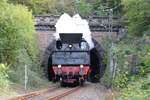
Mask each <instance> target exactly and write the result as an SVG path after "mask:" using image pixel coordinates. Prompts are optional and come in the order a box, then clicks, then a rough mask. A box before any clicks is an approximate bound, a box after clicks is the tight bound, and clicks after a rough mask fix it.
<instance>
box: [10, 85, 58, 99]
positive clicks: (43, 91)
mask: <svg viewBox="0 0 150 100" xmlns="http://www.w3.org/2000/svg"><path fill="white" fill-rule="evenodd" d="M57 89H59V88H58V87H55V88H48V89H44V90H39V91H35V92H31V93H29V94H25V95H22V96H18V97H14V98H11V99H8V100H26V99H29V98H32V97H35V96H38V95H42V94H46V93H48V92H51V91H55V90H57Z"/></svg>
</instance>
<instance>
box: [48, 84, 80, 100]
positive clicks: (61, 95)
mask: <svg viewBox="0 0 150 100" xmlns="http://www.w3.org/2000/svg"><path fill="white" fill-rule="evenodd" d="M79 88H80V86H78V87H76V88H73V89H70V90H68V91H65V92H64V93H62V94H59V95H57V96H54V97H52V98H49V99H48V100H59V99H60V98H63V97H65V96H67V95H69V94H71V93H73V92H75V91H77V90H78V89H79Z"/></svg>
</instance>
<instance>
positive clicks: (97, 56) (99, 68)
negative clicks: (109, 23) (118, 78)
mask: <svg viewBox="0 0 150 100" xmlns="http://www.w3.org/2000/svg"><path fill="white" fill-rule="evenodd" d="M93 42H94V46H95V47H94V48H93V49H92V50H91V51H90V60H91V61H90V62H91V66H90V67H91V71H90V78H89V80H90V81H91V82H99V79H100V78H101V77H102V76H103V74H104V72H105V68H106V66H105V64H103V63H102V60H103V58H104V49H103V48H102V46H101V45H100V44H99V43H98V42H97V41H96V40H94V39H93ZM55 44H56V41H53V42H52V43H51V44H50V45H49V47H48V48H47V50H46V52H45V58H44V61H43V65H42V66H43V67H44V72H45V73H46V76H47V78H48V80H49V81H52V80H53V79H54V71H53V69H52V58H51V55H52V52H53V51H54V47H55Z"/></svg>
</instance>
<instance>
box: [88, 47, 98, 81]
mask: <svg viewBox="0 0 150 100" xmlns="http://www.w3.org/2000/svg"><path fill="white" fill-rule="evenodd" d="M90 60H91V61H90V62H91V66H90V67H91V72H90V80H91V81H92V82H97V81H98V79H99V78H100V70H99V68H100V66H99V65H100V62H99V61H100V59H99V57H98V51H97V50H96V48H93V49H92V50H91V51H90Z"/></svg>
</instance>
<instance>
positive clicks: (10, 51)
mask: <svg viewBox="0 0 150 100" xmlns="http://www.w3.org/2000/svg"><path fill="white" fill-rule="evenodd" d="M34 35H35V31H34V20H33V19H32V14H31V12H28V9H27V8H26V7H24V6H21V5H18V6H13V5H9V6H7V8H5V9H4V10H3V11H2V13H1V15H0V55H1V57H0V58H1V59H2V61H3V62H7V63H8V64H14V63H15V62H16V58H17V51H18V50H19V49H21V48H26V49H27V50H28V51H29V53H31V50H32V49H30V48H31V45H32V43H33V42H34V41H33V39H34Z"/></svg>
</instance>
